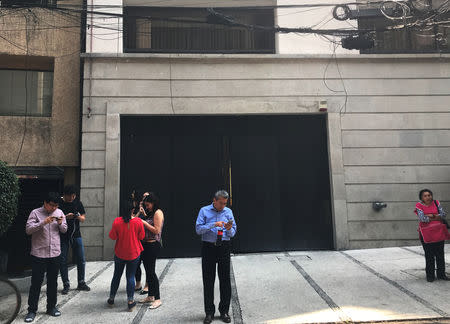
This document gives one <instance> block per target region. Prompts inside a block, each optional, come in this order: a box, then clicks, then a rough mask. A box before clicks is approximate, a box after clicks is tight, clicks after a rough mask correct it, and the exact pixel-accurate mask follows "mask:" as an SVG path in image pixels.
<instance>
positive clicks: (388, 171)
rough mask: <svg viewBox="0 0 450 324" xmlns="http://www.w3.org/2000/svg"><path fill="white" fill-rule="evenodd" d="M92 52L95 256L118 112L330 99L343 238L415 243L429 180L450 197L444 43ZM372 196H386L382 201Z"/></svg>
mask: <svg viewBox="0 0 450 324" xmlns="http://www.w3.org/2000/svg"><path fill="white" fill-rule="evenodd" d="M86 61H87V62H88V63H87V64H86V65H85V82H84V94H85V97H84V102H83V107H84V115H83V125H82V131H83V136H82V161H81V168H82V171H81V175H82V180H81V186H82V192H81V198H82V200H83V201H84V202H85V205H86V207H87V213H88V214H89V215H90V217H89V218H88V219H89V221H88V222H87V224H86V225H85V229H84V233H85V235H84V236H85V237H86V245H87V250H88V253H87V254H88V257H89V258H90V259H110V258H111V257H112V255H113V254H112V247H113V242H112V241H111V240H109V239H108V237H107V234H108V231H109V229H110V226H111V223H112V220H113V219H114V217H116V216H117V214H118V197H119V158H120V152H119V151H120V150H119V145H120V123H119V122H120V115H122V114H127V115H136V114H137V115H152V114H164V115H172V114H193V115H201V114H283V113H298V114H305V113H318V108H319V101H326V102H327V107H328V132H329V144H330V147H329V154H330V171H331V172H330V178H331V181H332V185H331V190H332V194H333V202H332V204H333V205H332V207H333V218H334V226H335V239H336V242H335V247H336V248H337V249H345V248H362V247H379V246H395V245H410V244H417V243H418V241H417V232H416V226H417V221H416V217H415V215H414V214H413V207H414V204H415V202H416V200H417V192H418V191H419V189H421V188H423V187H429V188H430V189H432V190H433V191H434V192H435V196H436V198H438V199H440V200H442V201H443V205H444V207H446V209H447V210H449V208H450V136H449V135H450V105H449V103H450V101H449V98H450V64H449V63H450V62H449V61H450V56H448V55H447V56H445V55H444V56H441V57H439V56H433V55H422V56H417V55H388V56H380V55H375V56H358V57H356V56H338V57H337V59H336V60H335V59H332V58H330V57H329V56H320V55H315V56H283V55H267V56H265V55H235V56H233V55H158V54H135V55H132V54H123V55H122V54H119V55H113V56H111V57H108V56H107V55H101V54H97V55H92V56H88V57H87V58H86ZM91 68H92V69H91ZM341 77H342V78H341ZM88 94H91V96H88ZM87 107H91V109H92V115H91V117H90V118H87ZM375 200H381V201H385V202H387V204H388V207H387V208H386V209H384V210H382V211H381V212H378V213H377V212H374V211H373V210H372V208H371V202H373V201H375ZM88 237H89V238H88Z"/></svg>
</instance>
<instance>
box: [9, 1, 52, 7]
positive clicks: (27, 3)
mask: <svg viewBox="0 0 450 324" xmlns="http://www.w3.org/2000/svg"><path fill="white" fill-rule="evenodd" d="M0 6H1V7H56V0H0Z"/></svg>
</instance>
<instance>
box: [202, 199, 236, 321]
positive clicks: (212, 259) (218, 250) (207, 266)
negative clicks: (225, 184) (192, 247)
mask: <svg viewBox="0 0 450 324" xmlns="http://www.w3.org/2000/svg"><path fill="white" fill-rule="evenodd" d="M228 198H229V195H228V193H227V192H226V191H225V190H219V191H217V192H216V194H215V195H214V199H213V203H212V204H211V205H208V206H205V207H203V208H202V209H200V212H199V213H198V217H197V222H196V226H195V229H196V232H197V234H198V235H201V237H202V275H203V299H204V306H205V313H206V317H205V319H204V321H203V323H205V324H209V323H211V322H212V320H213V319H214V313H215V305H214V281H215V279H216V263H217V265H218V266H217V272H218V275H219V281H220V303H219V313H220V319H221V320H222V321H223V322H225V323H230V322H231V318H230V315H229V314H228V312H229V309H230V302H231V280H230V250H231V243H230V239H231V238H232V237H234V235H236V222H235V220H234V216H233V212H232V211H231V209H230V208H228V207H226V205H227V202H228Z"/></svg>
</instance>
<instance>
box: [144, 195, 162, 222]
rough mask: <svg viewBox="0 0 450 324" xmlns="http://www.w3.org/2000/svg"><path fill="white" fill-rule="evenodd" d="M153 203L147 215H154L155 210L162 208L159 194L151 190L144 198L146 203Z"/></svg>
mask: <svg viewBox="0 0 450 324" xmlns="http://www.w3.org/2000/svg"><path fill="white" fill-rule="evenodd" d="M146 202H147V203H152V204H153V209H152V210H149V211H148V213H147V215H148V216H153V215H154V214H155V212H156V211H157V210H158V209H160V207H159V198H158V196H157V195H155V193H154V192H149V194H148V196H147V197H145V198H144V203H146Z"/></svg>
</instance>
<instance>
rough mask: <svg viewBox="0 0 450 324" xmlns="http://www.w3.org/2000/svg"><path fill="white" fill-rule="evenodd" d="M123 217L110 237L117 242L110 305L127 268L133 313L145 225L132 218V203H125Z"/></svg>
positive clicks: (139, 220)
mask: <svg viewBox="0 0 450 324" xmlns="http://www.w3.org/2000/svg"><path fill="white" fill-rule="evenodd" d="M122 205H123V206H122V209H121V213H120V214H121V215H122V216H121V217H117V218H116V219H115V220H114V222H113V225H112V228H111V231H110V232H109V237H110V238H111V239H112V240H115V241H116V245H115V247H114V254H115V255H114V275H113V278H112V281H111V291H110V293H109V298H108V304H109V305H110V306H112V305H114V297H115V296H116V293H117V289H118V288H119V283H120V277H122V273H123V269H124V268H125V266H126V267H127V270H126V278H127V298H128V310H129V311H130V312H131V311H133V309H134V307H135V306H136V302H135V301H134V288H135V281H134V275H135V273H136V268H137V266H138V264H139V260H140V255H141V252H142V251H143V248H142V244H141V240H142V239H144V237H145V231H144V225H143V223H142V220H141V219H140V218H138V217H133V216H132V210H133V205H132V204H131V202H127V203H123V204H122Z"/></svg>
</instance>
